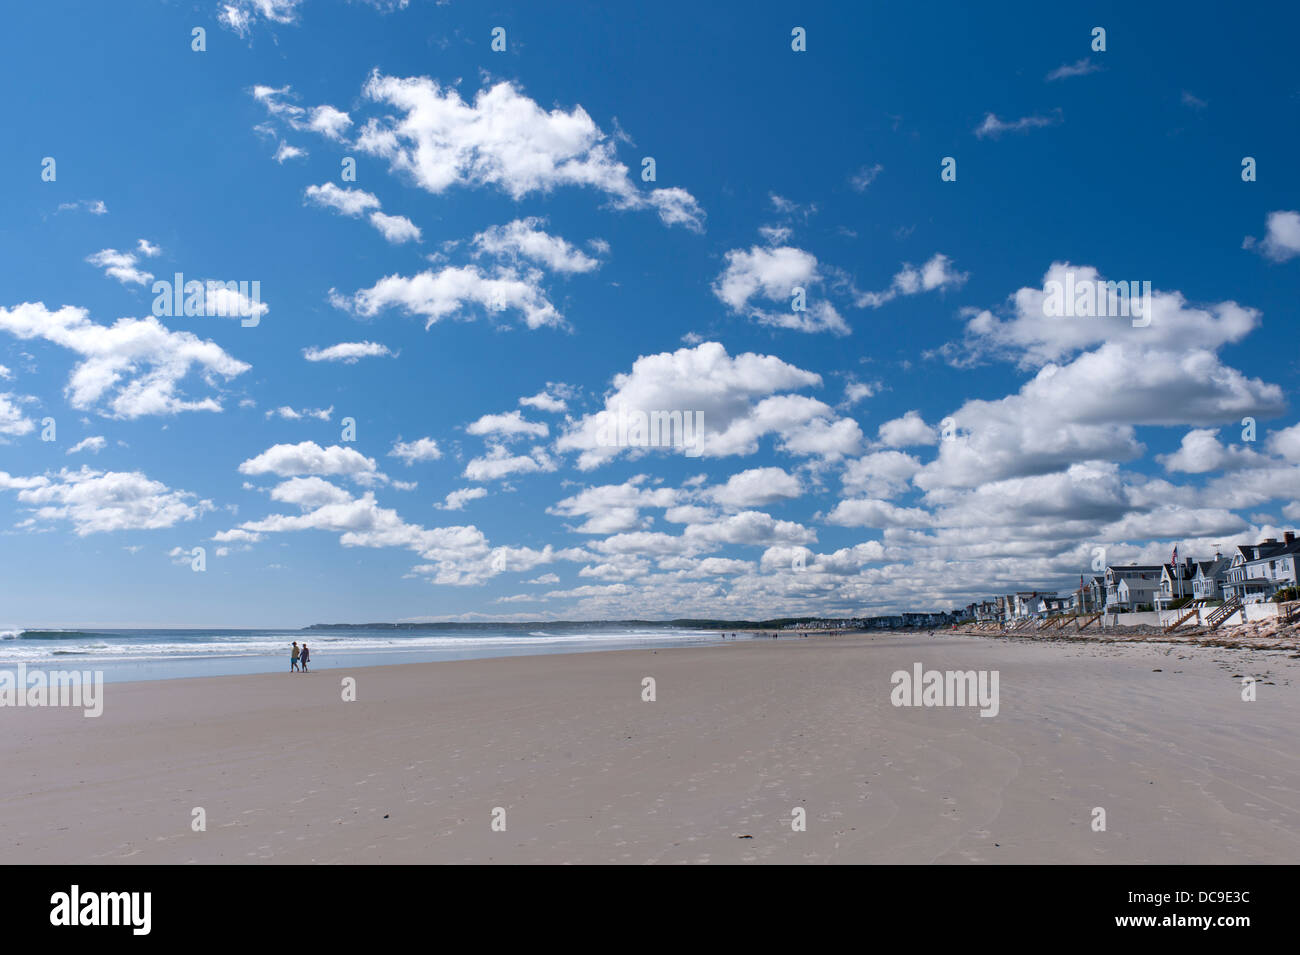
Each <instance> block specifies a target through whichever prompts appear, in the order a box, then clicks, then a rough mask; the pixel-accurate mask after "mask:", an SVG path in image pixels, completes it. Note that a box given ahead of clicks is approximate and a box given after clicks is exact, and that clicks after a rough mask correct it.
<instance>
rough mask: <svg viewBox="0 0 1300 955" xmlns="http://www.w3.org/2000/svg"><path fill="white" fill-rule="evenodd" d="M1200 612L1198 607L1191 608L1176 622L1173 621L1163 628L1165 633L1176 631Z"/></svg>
mask: <svg viewBox="0 0 1300 955" xmlns="http://www.w3.org/2000/svg"><path fill="white" fill-rule="evenodd" d="M1200 612H1201V608H1200V607H1193V608H1192V609H1191V610H1189V611H1187V613H1185V614H1183V615H1182V616H1181V617H1179V618H1178V619H1177V620H1175V621H1174V622H1173V623H1171V624H1170V625H1169V626H1167V627H1165V633H1169V632H1170V631H1173V630H1177V629H1178V628H1179V627H1181V626H1182V625H1183V624H1184V623H1186V622H1187V621H1188V620H1190V619H1191V618H1192V617H1195V616H1196V615H1197V614H1199V613H1200Z"/></svg>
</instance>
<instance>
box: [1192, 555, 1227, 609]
mask: <svg viewBox="0 0 1300 955" xmlns="http://www.w3.org/2000/svg"><path fill="white" fill-rule="evenodd" d="M1231 565H1232V560H1231V558H1228V557H1224V556H1223V555H1222V554H1215V555H1214V559H1213V560H1198V561H1197V562H1196V576H1194V577H1193V578H1192V597H1193V598H1194V600H1195V602H1197V603H1205V602H1207V601H1211V600H1222V599H1223V582H1224V580H1226V579H1227V576H1228V568H1229V567H1230V566H1231Z"/></svg>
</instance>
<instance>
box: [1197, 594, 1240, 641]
mask: <svg viewBox="0 0 1300 955" xmlns="http://www.w3.org/2000/svg"><path fill="white" fill-rule="evenodd" d="M1241 607H1242V604H1241V597H1240V596H1237V595H1234V596H1233V598H1232V599H1231V600H1229V601H1228V602H1227V603H1225V604H1224V605H1223V606H1222V607H1216V608H1215V609H1214V613H1212V614H1210V615H1209V616H1208V617H1206V618H1205V622H1206V623H1207V624H1209V626H1210V632H1211V633H1212V632H1214V631H1215V630H1218V629H1219V627H1221V626H1222V625H1223V621H1225V620H1227V619H1228V618H1229V617H1231V616H1232V615H1233V614H1234V613H1236V612H1237V611H1238V610H1240V609H1241Z"/></svg>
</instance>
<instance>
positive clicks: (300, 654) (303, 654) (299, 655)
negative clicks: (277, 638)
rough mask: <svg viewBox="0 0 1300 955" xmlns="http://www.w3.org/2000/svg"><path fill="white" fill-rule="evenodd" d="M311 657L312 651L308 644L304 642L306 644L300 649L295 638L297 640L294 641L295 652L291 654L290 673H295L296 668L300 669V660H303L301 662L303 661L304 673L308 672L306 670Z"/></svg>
mask: <svg viewBox="0 0 1300 955" xmlns="http://www.w3.org/2000/svg"><path fill="white" fill-rule="evenodd" d="M310 659H311V651H310V650H308V649H307V644H305V643H304V644H303V645H302V649H301V650H299V649H298V641H297V640H295V641H294V642H293V653H292V654H291V655H290V656H289V672H290V673H293V672H294V671H295V670H297V669H298V664H299V662H301V663H302V672H303V673H306V672H307V661H308V660H310Z"/></svg>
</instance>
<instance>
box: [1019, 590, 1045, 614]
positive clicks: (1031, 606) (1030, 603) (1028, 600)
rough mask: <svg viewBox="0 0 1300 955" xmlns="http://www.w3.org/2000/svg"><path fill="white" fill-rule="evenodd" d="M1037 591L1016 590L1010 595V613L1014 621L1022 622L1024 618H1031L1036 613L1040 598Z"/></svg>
mask: <svg viewBox="0 0 1300 955" xmlns="http://www.w3.org/2000/svg"><path fill="white" fill-rule="evenodd" d="M1042 596H1043V595H1042V594H1040V593H1039V592H1038V591H1037V590H1018V591H1016V592H1015V593H1014V594H1012V595H1011V599H1012V611H1011V615H1012V616H1013V617H1014V618H1015V619H1016V620H1023V619H1025V617H1032V616H1034V614H1036V613H1038V604H1039V602H1040V600H1041V598H1042Z"/></svg>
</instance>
